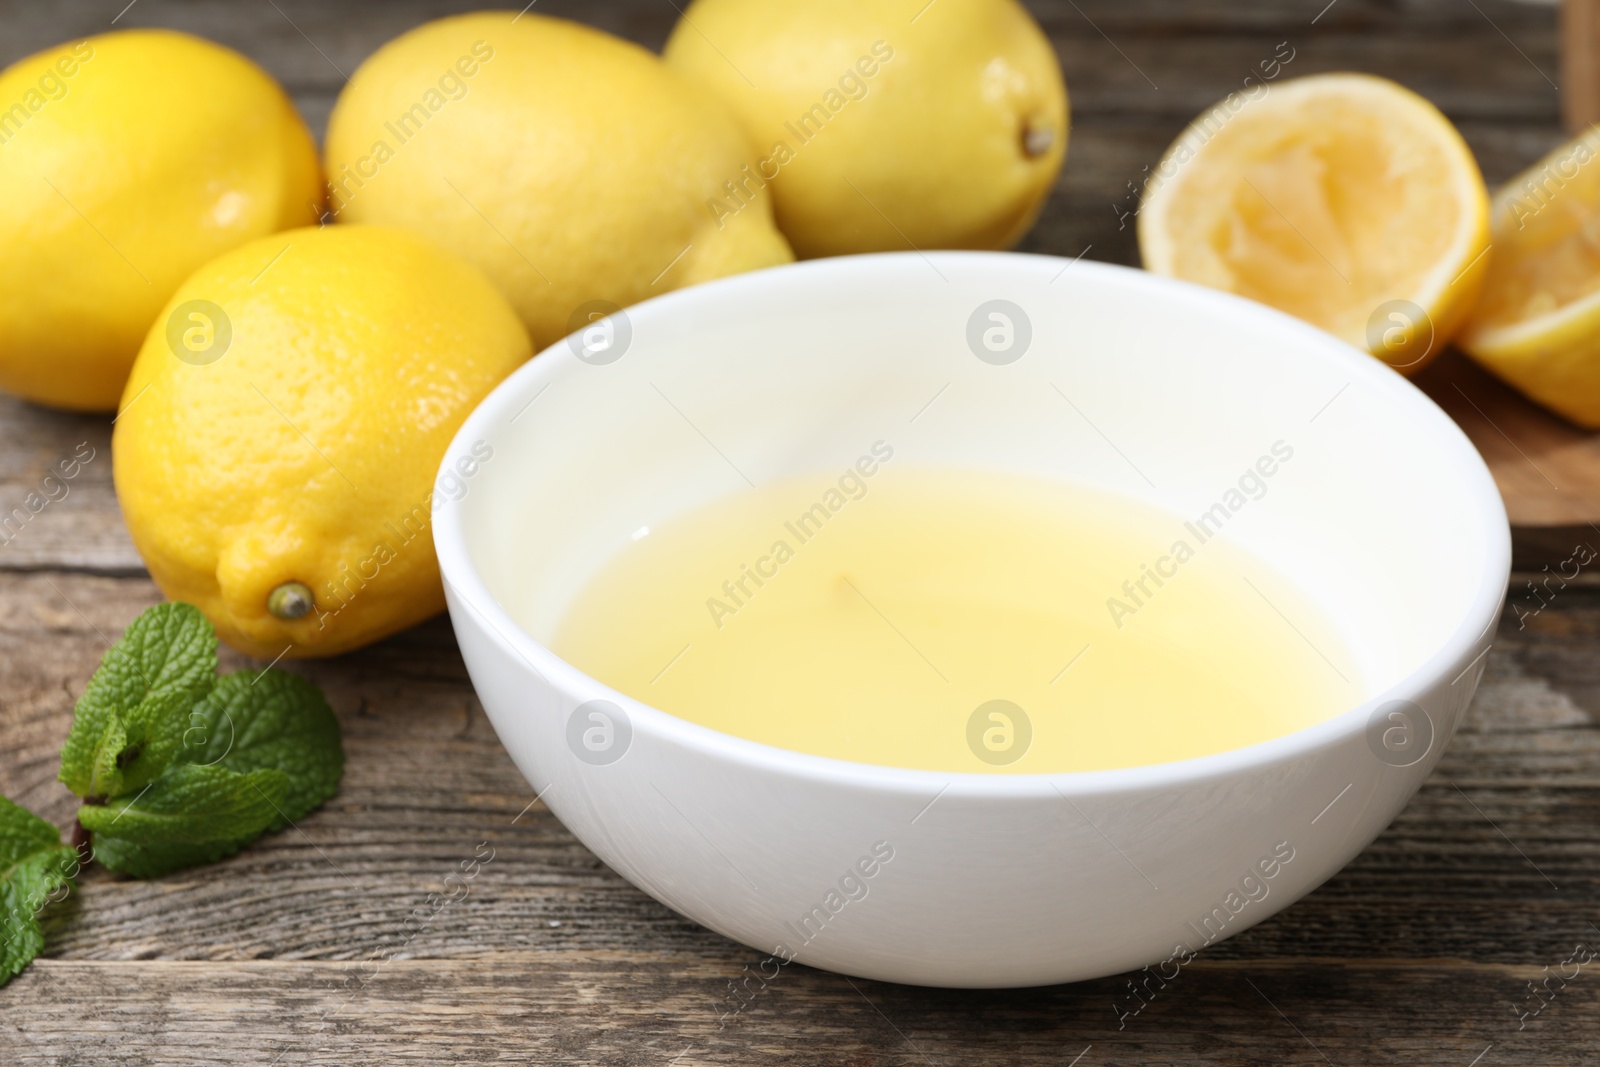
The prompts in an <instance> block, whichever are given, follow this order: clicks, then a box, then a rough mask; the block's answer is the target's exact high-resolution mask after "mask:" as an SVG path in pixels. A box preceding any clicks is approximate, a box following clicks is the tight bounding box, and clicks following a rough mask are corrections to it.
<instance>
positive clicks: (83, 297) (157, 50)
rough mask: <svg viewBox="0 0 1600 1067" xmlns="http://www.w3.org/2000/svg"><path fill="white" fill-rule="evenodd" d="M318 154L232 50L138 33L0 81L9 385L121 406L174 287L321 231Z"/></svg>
mask: <svg viewBox="0 0 1600 1067" xmlns="http://www.w3.org/2000/svg"><path fill="white" fill-rule="evenodd" d="M321 199H322V189H321V183H320V176H319V171H318V167H317V155H316V146H315V145H314V144H313V143H312V140H311V135H310V133H309V132H307V130H306V127H305V123H303V122H302V121H301V120H300V117H299V116H298V115H297V114H296V113H295V110H294V107H293V105H292V104H291V103H290V102H289V98H288V97H287V96H285V95H284V92H283V90H282V89H281V88H279V87H278V85H277V83H276V82H274V81H273V80H272V79H271V78H270V77H269V76H268V75H267V74H266V73H265V72H264V71H262V70H261V69H260V68H259V67H257V66H256V65H255V64H253V63H251V62H250V61H249V60H247V59H245V58H244V57H243V56H241V55H239V54H238V53H236V52H232V51H229V50H228V49H226V48H223V47H221V46H220V45H215V44H212V43H210V42H209V41H202V40H200V39H199V38H196V37H190V36H188V35H186V34H182V33H172V32H169V31H166V30H129V31H125V32H119V33H109V34H105V35H103V36H99V37H90V38H87V39H85V40H81V41H77V42H74V43H72V44H65V45H61V46H59V47H56V48H52V49H50V50H48V51H45V52H40V53H39V54H37V55H34V56H30V57H28V58H27V59H23V60H20V61H18V62H17V63H15V64H13V65H12V66H10V67H8V68H6V70H5V72H4V73H0V248H4V249H5V254H4V255H0V387H3V388H5V389H8V390H10V391H12V392H14V393H18V394H20V395H21V396H24V397H26V398H28V399H29V400H35V401H38V402H39V403H43V404H51V405H55V406H57V407H64V408H72V409H76V410H80V411H109V410H111V409H112V408H114V407H115V406H116V403H117V398H118V397H119V396H121V395H122V386H123V383H124V382H126V381H127V379H128V368H129V367H131V366H133V357H134V354H135V353H137V352H138V351H139V344H140V342H141V341H143V340H144V335H145V333H146V331H148V330H149V329H150V324H151V323H152V322H153V321H154V320H155V317H156V313H157V312H158V311H159V310H160V309H161V305H162V304H164V303H166V301H167V298H168V297H169V296H171V295H172V291H173V290H174V289H176V288H177V287H178V283H179V282H181V281H183V279H184V278H185V277H186V276H188V274H189V273H190V272H191V271H193V270H194V269H195V268H196V267H198V266H200V265H201V264H202V263H204V262H206V260H208V259H211V258H212V257H213V256H216V255H218V254H220V253H222V252H225V251H227V250H228V249H230V248H235V247H237V246H239V245H241V244H243V243H244V242H246V241H249V240H252V239H254V238H257V237H260V236H262V235H263V234H268V233H272V232H274V231H276V230H282V229H284V228H286V227H288V226H300V225H305V224H307V223H309V222H314V221H315V220H316V217H317V214H318V212H319V210H320V208H319V207H318V206H317V205H318V204H320V202H321Z"/></svg>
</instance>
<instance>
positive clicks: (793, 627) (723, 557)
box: [552, 467, 1360, 773]
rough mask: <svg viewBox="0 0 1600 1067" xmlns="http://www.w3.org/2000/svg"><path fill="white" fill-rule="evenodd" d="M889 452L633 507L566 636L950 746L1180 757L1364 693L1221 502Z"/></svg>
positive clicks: (633, 673) (780, 743)
mask: <svg viewBox="0 0 1600 1067" xmlns="http://www.w3.org/2000/svg"><path fill="white" fill-rule="evenodd" d="M875 473H876V477H870V478H869V477H851V476H849V475H846V476H845V477H843V478H840V479H837V480H835V479H830V478H827V477H821V478H810V479H799V480H795V481H790V482H784V483H781V484H777V485H772V486H768V487H763V488H760V489H755V490H750V491H746V492H741V493H739V494H737V495H734V496H730V497H727V498H724V499H721V500H718V501H715V502H713V503H711V504H710V505H709V506H705V507H702V508H700V509H699V510H695V511H692V512H690V513H689V514H686V515H684V516H681V517H679V518H677V519H676V520H674V521H670V522H668V523H665V524H663V525H662V526H661V527H660V528H659V529H655V530H651V531H650V532H648V533H647V534H646V533H644V532H643V531H641V532H640V536H639V537H638V539H637V540H636V541H633V542H631V543H629V544H628V545H627V547H625V548H624V549H622V550H621V551H620V552H618V553H617V554H616V555H614V556H613V557H612V558H610V559H609V560H608V561H607V562H606V563H605V564H604V565H603V566H602V567H601V568H600V570H599V571H598V573H597V574H596V575H595V576H594V577H593V578H592V579H591V580H590V582H589V583H588V585H587V586H586V588H585V589H584V590H583V592H582V593H581V594H580V595H579V596H578V597H577V599H576V600H575V601H574V603H573V604H572V606H571V607H569V608H568V610H567V612H566V613H565V615H564V617H563V618H562V621H561V623H560V624H559V626H558V627H557V632H556V634H555V636H554V639H553V641H552V647H553V650H554V651H555V652H556V653H557V654H559V655H561V656H562V657H563V658H565V659H566V660H568V662H571V663H573V664H574V665H576V666H577V667H579V668H580V669H582V670H584V671H586V672H587V673H589V674H590V675H592V676H593V677H595V678H597V679H599V680H600V681H602V682H604V683H606V684H608V685H610V686H611V687H613V688H615V689H617V690H620V691H621V692H623V693H626V694H628V695H629V696H632V697H635V698H637V699H639V700H641V701H643V702H645V703H648V704H651V705H653V706H655V707H658V708H661V709H663V710H666V711H668V712H671V713H673V714H675V715H678V716H681V717H683V718H686V719H689V720H691V721H693V722H697V723H700V724H702V725H704V726H708V727H711V728H713V729H716V730H720V731H723V732H726V733H730V734H734V735H736V736H739V737H744V738H748V739H750V740H754V741H760V742H764V743H766V744H770V745H774V746H777V747H780V748H785V749H791V750H794V751H799V752H806V753H811V754H815V755H821V756H831V757H835V758H839V759H845V760H852V761H857V762H864V763H873V764H880V765H887V766H896V767H907V768H919V769H926V770H938V771H978V772H983V771H993V772H1001V773H1007V772H1009V773H1056V772H1064V771H1082V770H1097V769H1105V768H1115V767H1129V766H1136V765H1141V764H1151V763H1160V762H1166V761H1170V760H1179V759H1186V758H1190V757H1196V756H1202V755H1206V754H1208V753H1215V752H1220V751H1224V750H1227V749H1232V748H1237V747H1240V746H1243V745H1249V744H1253V743H1255V742H1259V741H1264V740H1267V739H1270V738H1273V737H1277V736H1281V735H1283V734H1286V733H1289V732H1292V731H1294V730H1297V729H1299V728H1301V727H1304V726H1307V725H1310V724H1312V723H1315V722H1318V721H1320V720H1322V719H1325V718H1327V717H1329V716H1331V715H1334V714H1336V713H1338V712H1339V711H1341V710H1343V709H1345V708H1347V707H1350V706H1351V705H1352V704H1354V703H1355V702H1357V701H1358V700H1359V699H1360V693H1359V679H1358V677H1357V671H1356V666H1355V663H1354V661H1353V658H1352V656H1351V655H1350V654H1349V652H1348V650H1347V649H1346V648H1345V646H1344V645H1343V644H1342V643H1341V642H1340V640H1339V638H1338V636H1337V634H1336V633H1335V632H1334V630H1333V627H1332V626H1330V625H1329V624H1328V622H1327V621H1326V620H1324V619H1323V618H1322V617H1321V616H1320V615H1319V613H1318V611H1317V610H1316V609H1315V608H1314V607H1313V606H1311V605H1310V604H1309V603H1308V602H1307V600H1306V598H1305V597H1304V596H1303V595H1302V594H1300V593H1299V591H1298V590H1297V589H1296V588H1295V587H1294V586H1293V585H1292V584H1290V583H1289V582H1287V581H1286V580H1285V579H1284V578H1282V577H1281V576H1279V575H1277V574H1276V573H1274V572H1273V571H1272V570H1271V569H1270V568H1268V567H1267V566H1265V565H1264V564H1263V563H1262V562H1261V561H1260V560H1258V559H1256V558H1254V557H1252V556H1251V555H1250V554H1248V553H1246V552H1245V551H1243V550H1242V549H1240V548H1238V547H1237V546H1235V545H1233V544H1230V543H1229V542H1228V541H1227V540H1226V538H1224V537H1223V536H1220V535H1218V534H1217V533H1216V532H1215V527H1214V526H1213V525H1212V524H1211V523H1203V524H1201V525H1196V524H1195V522H1186V520H1185V519H1184V518H1182V517H1178V516H1174V515H1169V514H1166V513H1163V512H1160V511H1156V510H1153V509H1150V508H1148V507H1145V506H1143V505H1139V504H1136V503H1134V502H1132V501H1129V500H1125V499H1122V498H1119V497H1114V496H1110V495H1106V494H1103V493H1100V492H1097V491H1092V490H1089V489H1085V488H1077V487H1072V486H1069V485H1065V484H1058V483H1055V482H1047V481H1043V480H1036V479H1033V478H1029V477H1022V476H1009V475H1006V476H1002V475H996V474H993V473H988V472H977V471H962V470H949V469H917V468H901V469H890V468H885V467H879V468H878V469H877V471H876V472H875ZM1246 506H1249V505H1246ZM1202 538H1204V539H1203V540H1202ZM1180 546H1183V547H1180Z"/></svg>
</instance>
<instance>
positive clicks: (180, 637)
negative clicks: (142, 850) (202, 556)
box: [60, 603, 217, 797]
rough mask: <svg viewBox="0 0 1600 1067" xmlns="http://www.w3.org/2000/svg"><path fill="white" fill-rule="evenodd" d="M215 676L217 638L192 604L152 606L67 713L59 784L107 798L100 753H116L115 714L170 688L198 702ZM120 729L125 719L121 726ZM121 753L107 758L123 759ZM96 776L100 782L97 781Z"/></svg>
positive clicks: (126, 712)
mask: <svg viewBox="0 0 1600 1067" xmlns="http://www.w3.org/2000/svg"><path fill="white" fill-rule="evenodd" d="M216 673H217V634H216V631H215V630H213V629H212V628H211V623H210V622H208V621H207V620H206V617H205V616H204V615H202V614H200V611H199V609H198V608H196V607H194V606H193V605H191V604H182V603H171V604H158V605H156V606H155V607H153V608H150V609H148V610H147V611H145V612H144V613H143V614H141V615H140V616H139V617H138V618H137V619H135V620H133V623H132V624H131V625H130V626H129V627H128V629H127V632H125V633H124V634H123V635H122V637H121V639H120V640H118V641H117V642H116V643H115V644H113V645H112V646H111V648H110V649H109V650H107V652H106V654H105V657H104V658H103V659H101V661H100V667H99V669H98V670H96V671H95V672H94V677H92V678H90V679H89V684H88V686H87V687H86V688H85V689H84V691H83V696H82V697H81V698H80V699H79V700H78V704H77V707H76V708H74V709H73V713H72V729H71V731H70V732H69V733H68V734H67V741H66V744H64V745H63V746H62V747H61V774H60V778H61V781H63V782H65V783H66V785H67V788H69V789H71V790H72V791H73V792H74V793H76V794H78V795H79V796H80V797H108V796H112V795H113V794H112V793H109V792H97V791H96V790H97V789H98V788H101V787H109V786H111V785H114V784H124V783H116V782H113V781H111V780H110V779H109V776H107V775H106V774H105V773H104V760H105V759H106V758H107V757H105V756H104V752H105V751H106V750H107V749H111V748H115V747H116V746H115V745H114V744H112V743H111V742H113V741H115V739H114V738H112V739H107V738H106V737H104V734H105V733H106V729H107V725H108V721H109V719H110V716H111V714H112V712H113V711H115V712H119V713H121V714H122V715H123V716H128V715H129V714H130V713H132V712H133V710H134V709H135V708H137V707H139V705H141V704H143V703H144V702H145V701H146V699H148V698H149V697H151V696H156V695H161V694H164V693H168V692H173V691H183V692H187V693H188V694H189V699H190V700H195V699H198V698H199V697H201V696H203V695H204V694H205V693H206V692H207V691H209V690H210V688H211V686H212V685H213V684H214V682H215V678H216ZM123 725H124V727H125V726H126V720H125V721H124V724H123ZM125 748H126V737H124V738H123V744H122V747H121V748H117V750H116V751H115V752H114V753H113V754H112V756H111V757H109V758H110V759H111V760H112V761H113V762H114V761H115V759H116V758H118V757H121V756H123V753H124V750H125ZM97 773H99V774H100V777H101V778H105V779H106V780H105V781H97V780H96V776H97Z"/></svg>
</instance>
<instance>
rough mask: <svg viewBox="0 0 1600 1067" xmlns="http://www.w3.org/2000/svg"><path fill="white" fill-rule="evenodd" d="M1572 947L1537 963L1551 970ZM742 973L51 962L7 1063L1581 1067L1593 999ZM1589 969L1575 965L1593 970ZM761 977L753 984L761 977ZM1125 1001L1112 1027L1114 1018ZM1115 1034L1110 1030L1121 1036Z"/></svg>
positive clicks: (10, 1035)
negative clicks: (950, 982)
mask: <svg viewBox="0 0 1600 1067" xmlns="http://www.w3.org/2000/svg"><path fill="white" fill-rule="evenodd" d="M1569 951H1570V949H1568V950H1565V951H1563V952H1562V953H1561V954H1559V955H1557V956H1555V958H1554V959H1552V960H1550V961H1549V962H1550V963H1551V964H1553V965H1559V964H1560V963H1561V962H1562V961H1563V960H1564V959H1565V958H1566V955H1567V952H1569ZM759 963H760V959H759V958H758V957H756V956H755V955H754V954H748V953H747V954H743V955H739V954H732V953H730V954H729V955H728V956H726V957H724V958H722V959H717V960H705V961H685V960H663V959H660V958H651V959H641V958H639V957H637V956H635V955H633V954H631V953H626V952H623V953H606V954H592V955H583V956H577V955H573V954H568V953H561V952H534V953H521V952H519V953H507V954H505V955H503V956H501V957H499V958H496V959H494V960H491V961H484V962H481V963H477V964H474V965H472V966H470V967H462V966H457V965H452V964H449V963H440V962H419V961H395V962H391V963H388V964H386V965H384V966H382V967H374V968H369V969H365V970H362V969H358V968H354V967H346V966H340V965H335V964H313V963H282V962H266V961H257V962H228V963H209V964H172V963H166V964H154V963H138V962H127V963H83V962H71V963H64V962H59V961H53V960H51V961H45V962H43V963H40V964H37V965H35V967H34V968H33V969H32V970H31V971H29V972H28V973H26V974H24V975H23V976H22V977H21V978H20V979H18V983H17V984H18V986H19V988H20V990H21V995H23V996H26V997H27V999H28V1002H29V1005H30V1008H29V1011H28V1013H27V1014H26V1016H25V1017H18V1016H16V1015H13V1014H12V1013H9V1012H8V1013H7V1014H6V1016H5V1017H4V1020H3V1021H0V1035H4V1037H3V1038H0V1040H5V1041H6V1042H7V1044H9V1045H11V1052H12V1055H11V1056H8V1062H10V1063H15V1064H18V1065H24V1064H46V1063H50V1064H54V1063H64V1062H82V1063H94V1064H97V1065H101V1064H124V1063H128V1064H131V1063H147V1062H152V1060H155V1059H159V1062H161V1063H162V1064H174V1065H177V1064H191V1063H193V1064H211V1063H217V1062H228V1063H240V1064H262V1065H267V1064H272V1063H280V1062H281V1063H295V1064H302V1063H340V1064H342V1063H349V1062H352V1060H353V1058H354V1056H357V1055H358V1056H359V1057H360V1058H361V1060H362V1061H363V1062H374V1063H396V1062H404V1063H483V1062H495V1063H500V1062H506V1063H512V1062H515V1063H548V1062H557V1061H559V1062H563V1063H572V1064H608V1065H616V1064H639V1065H647V1064H648V1065H656V1067H659V1065H665V1064H672V1063H676V1064H680V1065H693V1064H732V1065H738V1067H748V1065H749V1064H751V1063H762V1062H775V1061H776V1062H783V1063H787V1064H797V1065H822V1064H828V1065H834V1064H839V1063H854V1064H886V1065H887V1064H924V1065H926V1064H964V1063H978V1062H983V1063H1007V1064H1041V1065H1042V1064H1051V1065H1057V1067H1059V1065H1065V1064H1067V1063H1069V1062H1070V1061H1072V1060H1073V1058H1074V1057H1075V1056H1079V1055H1081V1054H1084V1053H1086V1052H1087V1053H1088V1055H1085V1056H1083V1059H1082V1060H1081V1061H1079V1062H1081V1063H1083V1064H1085V1065H1088V1064H1091V1063H1092V1064H1139V1065H1146V1067H1158V1065H1169V1064H1171V1065H1176V1064H1183V1065H1191V1064H1195V1063H1206V1064H1229V1065H1234V1067H1239V1065H1257V1064H1259V1065H1269V1064H1270V1065H1274V1067H1276V1065H1280V1064H1285V1063H1288V1064H1324V1063H1335V1064H1405V1065H1408V1067H1416V1065H1419V1064H1451V1065H1457V1064H1459V1065H1465V1064H1468V1063H1470V1062H1472V1061H1473V1058H1474V1057H1475V1056H1477V1055H1479V1054H1480V1053H1482V1052H1484V1051H1485V1049H1486V1048H1488V1047H1490V1046H1492V1048H1493V1056H1494V1058H1493V1059H1492V1060H1487V1061H1486V1062H1490V1063H1494V1064H1544V1065H1555V1064H1572V1065H1577V1064H1587V1063H1592V1062H1594V1057H1595V1056H1596V1055H1597V1054H1600V1013H1597V1011H1596V1008H1597V1006H1600V982H1596V981H1595V980H1594V978H1593V977H1592V976H1590V975H1589V974H1588V972H1587V971H1585V972H1581V973H1580V977H1578V978H1577V979H1575V980H1573V981H1572V982H1571V983H1569V984H1568V985H1567V987H1566V988H1565V989H1562V988H1561V987H1560V985H1559V984H1557V983H1552V985H1551V988H1552V989H1553V990H1558V992H1557V994H1556V996H1555V998H1554V1000H1553V1001H1552V1002H1551V1003H1549V1004H1548V1005H1547V1006H1546V1007H1545V1008H1544V1010H1543V1011H1542V1012H1541V1013H1540V1015H1538V1016H1535V1017H1532V1018H1530V1019H1529V1020H1528V1025H1527V1026H1526V1027H1525V1028H1524V1029H1521V1030H1519V1029H1518V1025H1519V1018H1518V1014H1519V1012H1521V1011H1524V1010H1529V1009H1528V1008H1527V1007H1525V1005H1527V1004H1528V1003H1530V1001H1531V995H1530V994H1529V993H1528V991H1527V983H1528V982H1530V981H1538V980H1541V979H1543V978H1544V976H1545V974H1544V971H1543V969H1542V968H1543V966H1544V962H1543V961H1541V962H1540V963H1539V964H1538V965H1537V966H1534V965H1530V966H1524V967H1500V966H1483V965H1476V966H1474V965H1465V964H1462V963H1459V962H1455V961H1428V962H1423V963H1406V962H1399V961H1373V962H1370V963H1355V964H1352V963H1347V962H1343V961H1338V960H1316V959H1313V960H1306V961H1303V962H1299V963H1293V964H1271V963H1261V962H1250V963H1234V962H1228V963H1212V962H1207V961H1197V962H1195V963H1193V964H1190V965H1189V966H1188V967H1186V968H1184V969H1183V970H1182V971H1181V972H1180V973H1179V974H1178V975H1177V977H1175V978H1174V979H1173V980H1172V981H1171V982H1170V983H1169V984H1167V985H1166V987H1165V988H1161V987H1160V984H1159V983H1157V982H1155V981H1154V980H1152V981H1151V984H1150V985H1149V986H1148V987H1147V988H1148V989H1149V990H1150V991H1151V992H1150V996H1151V999H1150V1000H1149V1001H1148V1003H1147V1005H1146V1006H1145V1007H1144V1008H1143V1009H1142V1010H1141V1011H1140V1012H1139V1013H1138V1014H1137V1015H1132V1014H1128V1012H1129V1011H1130V1009H1131V1007H1133V1006H1136V1005H1137V1004H1138V1003H1139V1002H1138V1001H1137V1000H1135V998H1134V997H1133V995H1132V994H1131V993H1130V991H1129V989H1128V980H1127V979H1121V980H1118V979H1106V980H1103V981H1098V982H1085V983H1079V984H1076V985H1071V986H1056V987H1051V988H1046V989H1037V990H1013V991H999V992H981V991H980V992H971V991H954V990H925V989H914V988H910V987H904V986H892V985H883V984H879V983H873V982H864V981H851V980H847V979H845V978H842V977H840V976H837V975H832V974H827V973H825V972H821V971H813V970H808V969H806V968H804V967H802V966H798V965H796V966H793V967H792V968H786V969H784V970H783V971H780V972H778V975H777V977H775V978H773V979H772V980H771V981H770V982H767V983H765V988H763V987H762V984H760V983H759V980H754V979H753V980H751V981H750V982H749V985H748V988H749V989H751V990H752V991H753V992H752V993H751V994H750V995H748V996H747V999H746V1000H745V1001H744V1003H745V1007H744V1010H743V1011H741V1012H738V1013H737V1014H732V1006H733V1003H734V1002H733V1001H731V1000H730V999H728V998H729V996H730V994H729V992H728V987H729V983H730V982H732V981H733V980H735V979H743V978H744V976H745V973H746V972H745V971H744V968H745V967H746V966H748V967H749V968H750V971H749V972H748V973H750V974H755V973H756V970H757V966H758V965H759ZM1592 966H1593V965H1591V967H1592ZM769 973H770V970H769ZM1119 1008H1120V1011H1119ZM1119 1022H1120V1023H1121V1024H1122V1027H1121V1028H1120V1029H1119Z"/></svg>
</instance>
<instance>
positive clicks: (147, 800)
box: [78, 763, 289, 858]
mask: <svg viewBox="0 0 1600 1067" xmlns="http://www.w3.org/2000/svg"><path fill="white" fill-rule="evenodd" d="M288 788H289V776H288V775H287V774H284V773H283V772H282V771H280V770H276V769H263V770H256V771H251V772H249V773H248V774H240V773H238V772H237V771H230V770H228V769H227V768H226V767H215V766H213V767H201V766H196V765H195V764H189V763H180V764H176V765H174V766H172V767H170V768H168V769H167V772H166V773H165V774H163V775H162V776H161V777H160V778H157V779H156V780H155V781H154V782H151V783H150V785H149V786H147V787H146V788H144V789H143V790H141V791H140V792H138V793H135V794H132V795H130V796H125V797H117V798H114V799H112V800H110V801H108V802H107V803H105V804H85V805H83V807H81V808H79V809H78V822H80V823H81V824H82V825H83V828H84V829H85V830H88V831H89V832H90V833H92V834H94V835H95V841H96V843H97V845H98V843H99V842H100V839H101V835H102V834H104V835H107V836H110V837H120V838H123V839H125V840H128V841H131V842H133V843H134V844H141V845H166V844H178V845H194V844H204V843H206V842H209V841H235V840H237V841H250V840H254V839H255V838H256V837H259V836H260V835H261V833H262V832H263V831H265V830H266V829H267V827H268V826H270V825H272V822H273V820H274V819H276V818H278V817H279V816H278V812H279V809H280V806H281V804H282V803H283V797H284V794H285V793H286V792H287V791H288ZM95 855H96V857H97V858H98V857H99V855H100V852H99V849H98V848H97V849H96V851H95Z"/></svg>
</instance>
